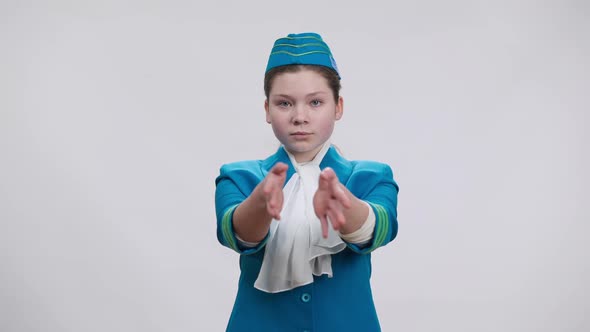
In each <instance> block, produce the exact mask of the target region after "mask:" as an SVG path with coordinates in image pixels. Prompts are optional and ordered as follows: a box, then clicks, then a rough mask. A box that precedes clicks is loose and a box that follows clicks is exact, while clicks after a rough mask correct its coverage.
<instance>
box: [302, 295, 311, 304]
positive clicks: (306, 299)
mask: <svg viewBox="0 0 590 332" xmlns="http://www.w3.org/2000/svg"><path fill="white" fill-rule="evenodd" d="M309 300H311V295H309V294H308V293H303V294H301V301H303V302H305V303H307V302H309Z"/></svg>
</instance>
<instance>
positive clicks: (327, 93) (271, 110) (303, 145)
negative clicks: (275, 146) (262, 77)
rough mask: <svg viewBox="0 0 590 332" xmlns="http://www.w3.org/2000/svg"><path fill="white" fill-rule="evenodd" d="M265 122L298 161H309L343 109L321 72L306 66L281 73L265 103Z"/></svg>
mask: <svg viewBox="0 0 590 332" xmlns="http://www.w3.org/2000/svg"><path fill="white" fill-rule="evenodd" d="M264 108H265V110H266V122H268V123H270V124H271V126H272V130H273V131H274V134H275V136H276V137H277V139H278V140H279V141H280V142H281V143H282V144H283V145H284V146H285V148H286V149H287V151H289V152H290V153H291V154H292V155H293V156H294V157H295V160H297V162H305V161H310V160H312V159H313V157H315V155H316V154H317V153H318V152H319V150H320V149H321V148H322V145H323V144H324V143H325V142H326V141H327V140H328V139H329V138H330V136H331V135H332V132H333V131H334V123H335V122H336V121H337V120H340V118H341V117H342V112H343V101H342V97H340V98H339V100H338V102H336V101H335V100H334V94H333V93H332V90H331V89H330V87H329V86H328V82H327V80H326V79H325V78H324V77H323V76H321V75H320V74H319V73H317V72H315V71H313V70H309V69H303V70H301V71H298V72H294V73H281V74H278V75H277V76H276V77H275V78H274V80H273V84H272V87H271V89H270V92H269V96H268V100H266V101H265V103H264Z"/></svg>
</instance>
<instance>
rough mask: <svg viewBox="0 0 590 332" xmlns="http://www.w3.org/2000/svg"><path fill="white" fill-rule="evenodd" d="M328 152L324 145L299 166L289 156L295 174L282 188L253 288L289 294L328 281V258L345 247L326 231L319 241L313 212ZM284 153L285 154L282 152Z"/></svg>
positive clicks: (316, 218) (329, 263)
mask: <svg viewBox="0 0 590 332" xmlns="http://www.w3.org/2000/svg"><path fill="white" fill-rule="evenodd" d="M329 148H330V142H329V141H328V142H326V143H325V144H324V146H323V147H322V149H321V150H320V151H319V152H318V154H317V155H316V156H315V158H314V159H313V160H312V161H310V162H307V163H302V164H299V163H297V161H296V160H295V158H294V157H293V155H291V154H290V153H289V152H287V154H288V155H289V158H290V159H291V163H292V164H293V166H294V167H295V171H296V173H295V174H293V176H292V177H291V178H290V179H289V181H288V182H287V184H286V185H285V187H284V188H283V198H284V200H283V209H282V210H281V220H280V221H278V220H274V219H273V220H272V222H271V225H270V231H269V232H270V234H269V239H268V241H267V243H266V250H265V253H264V260H263V261H262V267H261V268H260V273H259V274H258V279H256V282H255V283H254V287H256V288H257V289H259V290H261V291H264V292H267V293H277V292H282V291H286V290H290V289H293V288H296V287H299V286H303V285H307V284H310V283H312V282H313V275H316V276H321V275H323V274H327V275H328V276H329V277H332V259H331V255H332V254H335V253H338V252H340V251H342V250H344V248H345V247H346V244H345V243H344V242H343V241H342V239H340V236H339V235H338V233H337V232H336V231H334V230H333V229H332V228H331V227H328V238H326V239H324V238H323V237H322V228H321V224H320V220H319V218H318V217H317V216H316V215H315V212H314V209H313V196H314V194H315V192H316V190H317V188H318V181H319V177H320V162H321V161H322V159H324V156H325V155H326V153H327V152H328V149H329ZM285 151H287V150H285Z"/></svg>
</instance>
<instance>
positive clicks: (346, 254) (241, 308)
mask: <svg viewBox="0 0 590 332" xmlns="http://www.w3.org/2000/svg"><path fill="white" fill-rule="evenodd" d="M278 162H283V163H285V164H287V165H289V169H288V171H287V181H288V179H289V178H290V177H291V176H292V175H293V173H294V172H295V169H294V167H293V165H292V164H291V161H290V160H289V156H288V155H287V153H286V152H285V150H284V149H283V148H282V147H281V148H279V149H278V151H277V152H276V153H275V154H274V155H272V156H270V157H268V158H267V159H265V160H248V161H240V162H235V163H230V164H225V165H223V166H222V167H221V170H220V175H219V176H218V177H217V178H216V180H215V184H216V190H215V209H216V214H217V239H218V240H219V242H220V243H221V244H222V245H224V246H226V247H229V248H231V249H233V250H235V251H236V252H238V253H239V254H240V271H241V274H240V279H239V284H238V293H237V296H236V300H235V303H234V307H233V310H232V313H231V316H230V319H229V323H228V325H227V330H226V331H228V332H241V331H244V332H246V331H248V332H250V331H257V332H266V331H269V332H270V331H273V332H274V331H279V332H290V331H298V332H301V331H319V332H324V331H328V332H329V331H362V332H371V331H380V330H381V329H380V326H379V320H378V318H377V313H376V311H375V306H374V304H373V297H372V293H371V285H370V282H369V279H370V277H371V254H370V253H371V252H372V251H374V250H375V249H377V248H378V247H381V246H384V245H386V244H387V243H389V242H391V241H392V240H393V239H394V238H395V236H396V235H397V228H398V225H397V193H398V190H399V188H398V186H397V184H396V183H395V181H394V180H393V173H392V170H391V168H390V167H389V166H388V165H386V164H383V163H378V162H374V161H349V160H346V159H344V158H343V157H342V156H341V155H340V154H338V152H337V151H336V150H335V148H334V147H333V146H332V147H330V149H329V150H328V152H327V153H326V155H325V157H324V159H323V160H322V162H321V164H320V169H324V168H325V167H331V168H332V169H333V170H334V172H335V173H336V175H337V176H338V179H339V180H340V182H341V183H343V184H344V185H345V186H346V188H348V190H350V191H351V192H352V194H354V195H355V196H356V197H357V198H359V199H362V200H364V201H366V202H367V203H369V205H370V206H371V207H372V208H373V211H374V213H375V217H376V221H375V231H374V234H373V238H372V240H371V242H370V243H369V244H367V245H366V246H364V247H362V248H361V247H358V246H356V245H354V244H352V243H347V247H346V249H344V250H343V251H341V252H339V253H338V254H335V255H332V272H333V277H332V278H328V277H327V276H326V275H323V276H320V277H317V276H314V282H313V283H311V284H309V285H305V286H301V287H297V288H295V289H292V290H289V291H285V292H280V293H272V294H271V293H266V292H263V291H260V290H258V289H256V288H254V281H256V279H257V278H258V272H259V271H260V267H261V265H262V259H263V257H264V250H265V244H266V240H267V238H268V235H267V238H265V239H264V240H263V241H262V242H261V243H260V244H259V245H258V246H256V247H254V248H243V247H241V246H240V245H239V244H238V241H237V240H236V236H235V233H234V229H233V223H232V216H233V212H234V211H235V209H236V207H237V206H238V205H239V204H240V203H241V202H242V201H244V200H245V199H246V198H247V197H248V196H249V195H250V193H251V192H252V191H253V190H254V188H255V187H256V185H258V183H260V182H261V181H262V180H263V179H264V177H265V176H266V174H267V173H268V172H269V170H270V169H271V168H272V167H273V166H274V165H275V164H276V163H278ZM287 181H285V182H287Z"/></svg>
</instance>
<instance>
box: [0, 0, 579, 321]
mask: <svg viewBox="0 0 590 332" xmlns="http://www.w3.org/2000/svg"><path fill="white" fill-rule="evenodd" d="M589 8H590V5H588V3H587V2H586V1H489V2H485V1H434V0H430V1H407V2H399V1H383V2H380V3H378V2H374V1H361V2H358V1H351V2H344V1H339V2H333V3H330V4H328V3H322V2H320V1H309V2H308V1H297V2H280V1H267V2H252V1H225V2H217V3H216V4H202V2H201V1H164V0H157V1H137V2H129V1H92V2H87V3H84V2H82V1H10V0H8V1H7V0H3V1H2V2H0V331H7V332H21V331H22V332H25V331H26V332H37V331H38V332H62V331H64V332H70V331H71V332H80V331H84V332H94V331H96V332H103V331H142V332H151V331H179V332H184V331H186V332H188V331H223V330H224V328H225V325H226V323H227V319H228V316H229V313H230V310H231V306H232V304H233V299H234V296H235V291H236V286H237V278H238V266H237V261H238V255H237V254H235V253H233V252H231V251H230V250H229V249H227V248H224V247H222V246H221V245H219V244H218V243H217V239H216V236H215V227H216V225H215V215H214V202H213V195H214V190H215V187H214V179H215V177H216V176H217V174H218V171H219V167H220V166H221V164H222V163H225V162H230V161H236V160H242V159H259V158H264V157H266V156H267V155H269V154H271V153H273V152H274V151H275V149H276V148H277V146H278V143H277V141H276V139H275V138H274V136H273V135H272V130H271V128H270V127H269V126H268V125H267V124H266V123H265V121H264V114H263V107H262V106H263V101H264V96H263V91H262V78H263V74H264V68H265V66H266V61H267V57H268V54H269V53H270V49H271V47H272V43H273V42H274V40H275V39H276V38H279V37H282V36H284V35H286V34H288V33H295V32H308V31H315V32H319V33H320V34H322V36H323V37H324V39H325V40H326V41H327V42H328V44H329V45H330V47H331V48H332V51H333V53H334V55H335V58H336V61H337V62H338V65H339V67H340V70H341V72H342V76H343V80H342V84H343V90H342V95H343V96H344V99H345V114H344V117H343V119H342V120H341V121H340V122H339V123H338V124H337V127H336V132H335V135H334V139H333V140H334V142H335V143H336V144H337V145H338V146H339V147H340V148H341V149H342V150H343V151H344V153H345V156H346V157H348V158H350V159H372V160H378V161H382V162H386V163H388V164H390V165H391V166H392V168H393V169H394V174H395V175H394V176H395V178H396V180H397V182H398V184H399V185H400V193H399V223H400V231H399V236H398V238H397V239H396V240H395V241H394V242H392V243H391V244H390V245H388V246H387V247H385V248H382V249H379V250H378V251H376V252H375V253H374V255H373V278H372V284H373V289H374V297H375V302H376V305H377V309H378V313H379V315H380V320H381V324H382V327H383V330H384V331H406V332H409V331H428V332H429V331H453V332H457V331H470V332H471V331H514V332H523V331H535V332H537V331H560V332H561V331H580V332H581V331H589V330H590V318H588V310H589V309H590V292H589V286H588V280H590V259H589V257H588V256H589V253H590V250H589V249H590V248H589V245H588V244H587V242H586V238H587V237H588V232H589V231H590V227H589V226H588V223H589V222H590V213H589V206H590V204H589V203H590V202H589V200H590V199H589V198H590V197H589V196H590V195H589V194H588V193H587V190H588V189H587V188H588V187H589V186H590V178H589V176H588V173H587V170H588V169H589V168H590V157H589V149H588V143H589V142H590V135H589V134H588V129H589V128H588V127H589V124H590V123H589V120H590V97H589V95H590V93H589V87H590V79H589V77H590V67H589V65H590V61H589V60H588V59H589V58H590V20H589V18H590V10H589ZM584 170H586V171H584Z"/></svg>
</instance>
